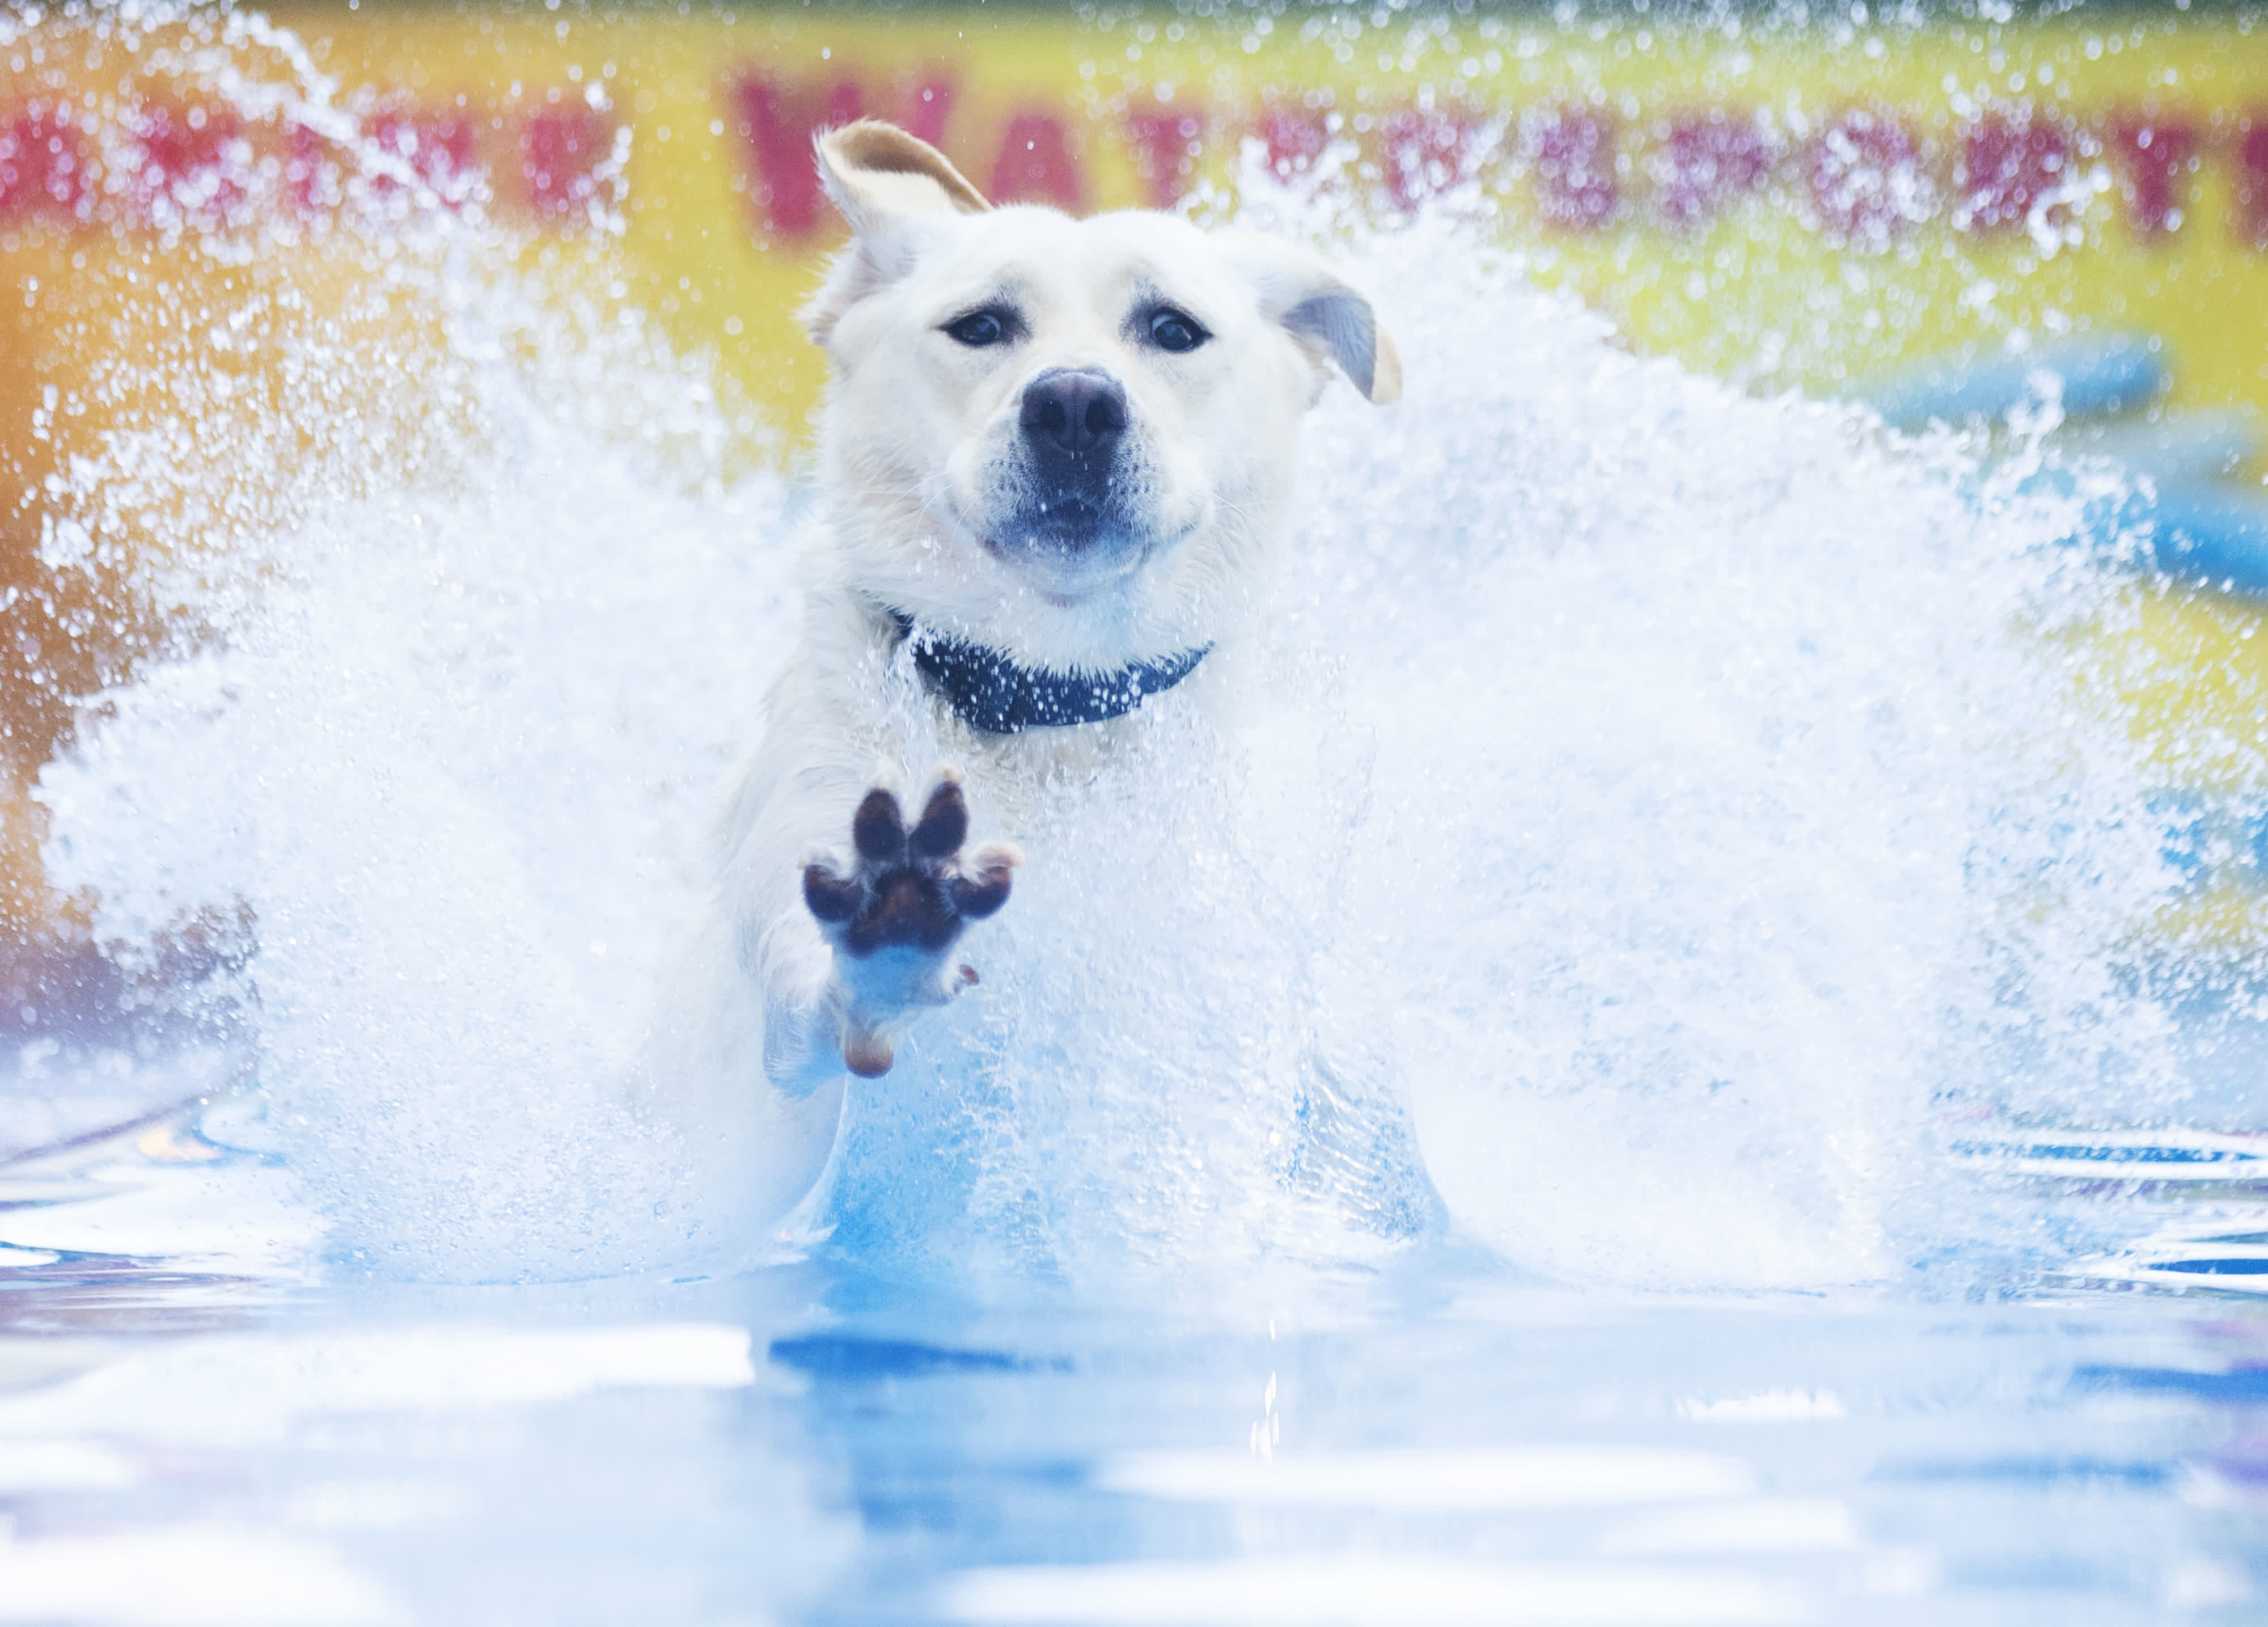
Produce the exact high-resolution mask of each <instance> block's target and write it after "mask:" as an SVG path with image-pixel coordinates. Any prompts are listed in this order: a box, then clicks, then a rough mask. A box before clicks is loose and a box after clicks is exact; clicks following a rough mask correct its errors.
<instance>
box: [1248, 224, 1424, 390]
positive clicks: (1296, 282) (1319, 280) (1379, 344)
mask: <svg viewBox="0 0 2268 1627" xmlns="http://www.w3.org/2000/svg"><path fill="white" fill-rule="evenodd" d="M1244 247H1245V250H1246V254H1247V263H1248V265H1249V266H1250V267H1251V268H1252V272H1253V276H1254V278H1255V280H1256V282H1257V283H1258V285H1259V289H1260V306H1261V309H1262V310H1263V311H1264V312H1266V313H1268V315H1269V316H1270V317H1272V318H1273V319H1274V320H1277V321H1278V322H1281V323H1282V324H1283V325H1284V326H1285V328H1289V329H1291V331H1292V335H1293V336H1294V337H1296V338H1298V339H1299V340H1300V342H1303V343H1304V344H1306V345H1307V347H1308V348H1309V349H1310V350H1314V351H1316V352H1318V353H1319V354H1320V355H1321V356H1325V357H1329V358H1330V359H1331V360H1332V361H1335V362H1337V364H1339V371H1340V372H1343V373H1344V374H1346V376H1347V379H1348V380H1349V382H1351V384H1353V386H1354V387H1355V388H1356V389H1358V390H1360V391H1361V392H1362V393H1363V394H1364V395H1366V396H1367V397H1368V398H1369V399H1370V400H1371V401H1374V402H1376V403H1377V404H1378V405H1379V406H1381V407H1383V406H1385V405H1386V404H1387V403H1388V401H1399V400H1401V399H1402V357H1401V354H1400V353H1399V352H1398V351H1396V350H1395V348H1394V341H1393V340H1392V339H1391V338H1390V337H1388V334H1387V331H1386V329H1385V328H1382V327H1381V326H1380V325H1379V321H1378V314H1377V313H1376V312H1374V311H1373V310H1372V309H1371V305H1370V301H1369V299H1368V298H1366V297H1365V296H1364V294H1363V293H1362V292H1361V291H1360V290H1359V289H1357V288H1355V287H1353V286H1352V285H1351V284H1350V283H1346V282H1345V281H1344V280H1342V279H1341V278H1340V277H1339V276H1338V275H1337V273H1335V272H1334V271H1332V270H1331V269H1330V268H1329V267H1328V266H1326V265H1325V264H1323V262H1322V261H1320V260H1318V259H1316V258H1315V257H1314V255H1313V254H1308V253H1307V252H1306V251H1305V250H1303V249H1299V248H1294V247H1292V245H1290V244H1288V243H1285V242H1281V241H1278V240H1277V239H1272V238H1257V237H1256V238H1248V239H1245V240H1244Z"/></svg>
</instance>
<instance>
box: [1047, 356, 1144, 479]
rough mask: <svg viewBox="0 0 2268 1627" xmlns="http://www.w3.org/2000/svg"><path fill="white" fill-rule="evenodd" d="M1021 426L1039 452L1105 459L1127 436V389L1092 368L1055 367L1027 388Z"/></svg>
mask: <svg viewBox="0 0 2268 1627" xmlns="http://www.w3.org/2000/svg"><path fill="white" fill-rule="evenodd" d="M1022 422H1023V428H1024V438H1025V439H1026V440H1027V441H1029V442H1031V444H1032V446H1033V448H1034V449H1035V451H1038V452H1042V453H1056V454H1057V455H1060V456H1066V457H1072V458H1077V459H1079V460H1081V461H1082V462H1085V461H1088V460H1101V459H1105V458H1108V456H1109V455H1110V454H1111V453H1113V452H1115V451H1116V450H1117V447H1118V438H1119V437H1120V436H1122V435H1123V434H1125V433H1126V391H1125V388H1124V387H1123V386H1122V385H1121V384H1120V383H1119V382H1118V380H1117V379H1114V378H1112V377H1111V376H1110V375H1109V374H1108V373H1107V372H1096V371H1095V370H1094V369H1093V368H1088V367H1057V368H1052V369H1050V370H1049V371H1048V372H1043V373H1042V374H1041V375H1040V376H1039V377H1038V378H1036V379H1033V380H1032V381H1031V383H1030V384H1028V385H1027V386H1026V387H1025V388H1024V411H1023V419H1022Z"/></svg>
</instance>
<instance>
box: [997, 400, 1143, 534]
mask: <svg viewBox="0 0 2268 1627" xmlns="http://www.w3.org/2000/svg"><path fill="white" fill-rule="evenodd" d="M1018 426H1019V429H1020V432H1021V435H1022V439H1023V454H1024V455H1023V460H1024V468H1025V481H1024V492H1023V501H1022V502H1021V503H1020V504H1018V506H1017V512H1016V513H1015V516H1014V519H1013V531H1014V532H1015V533H1016V535H1015V537H1014V539H1013V540H1014V541H1020V542H1024V543H1027V544H1036V545H1038V546H1039V547H1041V548H1045V549H1048V550H1049V551H1053V552H1061V553H1079V552H1083V551H1085V550H1086V549H1088V548H1094V547H1095V546H1096V545H1097V544H1100V543H1105V542H1108V541H1114V540H1116V539H1120V538H1123V536H1124V535H1125V534H1127V532H1128V531H1129V530H1130V527H1129V526H1128V525H1127V523H1126V517H1125V516H1124V514H1123V512H1121V503H1122V497H1123V485H1124V483H1125V482H1124V480H1123V463H1124V460H1125V452H1126V432H1127V409H1126V389H1125V387H1124V386H1123V385H1121V384H1120V383H1119V382H1118V380H1117V379H1114V378H1112V377H1111V376H1110V375H1109V374H1108V373H1107V372H1101V371H1100V370H1099V369H1095V368H1091V367H1051V368H1049V369H1048V371H1046V372H1042V373H1041V374H1039V375H1037V376H1036V377H1035V378H1034V379H1033V380H1032V381H1031V383H1029V384H1028V385H1027V386H1025V387H1024V398H1023V402H1022V405H1021V409H1020V413H1019V415H1018Z"/></svg>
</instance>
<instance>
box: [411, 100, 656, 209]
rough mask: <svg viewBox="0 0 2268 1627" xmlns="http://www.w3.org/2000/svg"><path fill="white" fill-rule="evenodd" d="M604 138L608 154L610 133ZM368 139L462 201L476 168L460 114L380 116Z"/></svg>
mask: <svg viewBox="0 0 2268 1627" xmlns="http://www.w3.org/2000/svg"><path fill="white" fill-rule="evenodd" d="M538 116H539V117H541V116H544V115H541V114H539V115H538ZM608 135H609V139H608V151H610V152H611V151H613V141H612V139H611V132H609V133H608ZM370 139H371V142H372V144H373V145H375V146H376V147H377V148H378V150H379V151H380V152H382V153H384V154H385V155H386V156H387V157H388V158H398V159H400V160H401V162H402V163H403V164H405V165H407V166H409V171H410V173H412V174H414V175H416V177H417V179H418V180H421V181H423V182H424V183H425V185H427V186H428V187H431V188H432V189H433V190H434V191H435V192H436V193H438V194H439V195H440V196H441V197H443V198H444V199H447V200H450V201H460V200H461V199H462V197H463V195H464V191H465V188H466V183H467V182H468V180H469V179H470V177H471V176H472V174H473V173H474V171H475V168H476V167H477V160H476V159H475V157H474V152H473V121H471V120H470V119H468V118H466V117H463V116H462V115H460V114H453V113H438V114H431V113H429V114H415V113H408V112H398V111H397V112H391V113H384V114H379V116H378V117H377V118H376V119H374V120H373V121H372V122H371V125H370ZM377 185H378V187H379V190H380V191H391V190H393V189H394V188H397V187H398V186H399V185H400V183H399V182H398V181H396V180H394V178H393V177H392V176H390V175H381V176H379V178H378V181H377Z"/></svg>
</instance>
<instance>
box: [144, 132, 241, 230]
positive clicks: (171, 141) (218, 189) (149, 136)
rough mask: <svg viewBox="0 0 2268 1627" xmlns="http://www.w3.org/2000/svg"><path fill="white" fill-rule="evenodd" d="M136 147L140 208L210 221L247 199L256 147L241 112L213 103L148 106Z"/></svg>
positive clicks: (157, 216) (162, 218)
mask: <svg viewBox="0 0 2268 1627" xmlns="http://www.w3.org/2000/svg"><path fill="white" fill-rule="evenodd" d="M132 128H133V130H134V140H135V144H136V153H135V157H134V159H133V169H132V171H131V172H130V174H129V188H130V190H131V192H132V194H133V198H134V203H135V206H136V210H138V211H139V212H141V213H142V214H144V216H146V217H151V218H152V219H154V220H157V221H158V223H159V224H166V217H168V216H175V217H183V218H188V219H197V220H210V219H211V218H213V217H216V216H220V217H225V216H227V215H229V214H231V213H232V212H234V211H235V210H237V209H238V208H239V207H240V206H241V205H242V203H243V202H244V196H245V181H246V180H247V177H248V175H249V173H250V168H251V157H252V149H251V145H250V144H249V143H247V142H246V141H245V140H244V138H243V136H242V135H241V133H240V130H239V125H238V123H237V120H236V115H235V114H232V113H228V112H225V111H223V110H219V109H215V108H207V107H164V106H157V107H144V108H141V109H139V110H138V111H137V112H136V114H135V115H134V118H133V121H132Z"/></svg>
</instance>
